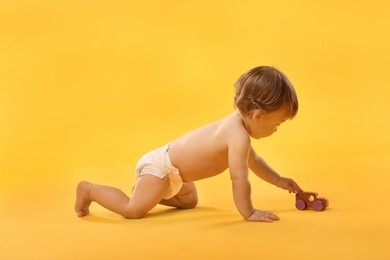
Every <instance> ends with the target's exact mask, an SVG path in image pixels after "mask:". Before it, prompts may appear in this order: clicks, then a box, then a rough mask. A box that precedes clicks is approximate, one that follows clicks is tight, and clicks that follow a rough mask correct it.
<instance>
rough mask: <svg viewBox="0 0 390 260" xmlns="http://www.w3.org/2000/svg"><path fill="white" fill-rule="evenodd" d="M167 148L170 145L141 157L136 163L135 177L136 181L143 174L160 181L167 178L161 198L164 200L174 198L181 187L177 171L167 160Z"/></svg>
mask: <svg viewBox="0 0 390 260" xmlns="http://www.w3.org/2000/svg"><path fill="white" fill-rule="evenodd" d="M169 146H170V144H167V145H165V146H163V147H161V148H158V149H156V150H153V151H151V152H149V153H147V154H145V155H144V156H142V157H141V159H140V160H139V161H138V163H137V166H136V175H135V176H136V178H137V179H138V178H139V177H140V176H142V175H144V174H150V175H153V176H156V177H159V178H161V179H163V178H165V177H166V176H168V179H169V186H168V190H167V192H166V193H165V195H164V196H163V199H165V200H166V199H170V198H172V197H174V196H175V195H176V194H177V193H178V192H179V191H180V189H181V187H182V186H183V180H182V179H181V176H180V174H179V170H178V169H177V168H176V167H175V166H173V165H172V162H171V159H170V158H169V155H168V150H169Z"/></svg>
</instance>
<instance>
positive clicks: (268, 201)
mask: <svg viewBox="0 0 390 260" xmlns="http://www.w3.org/2000/svg"><path fill="white" fill-rule="evenodd" d="M389 11H390V4H389V3H388V2H387V1H375V0H374V1H366V0H364V1H341V2H340V1H333V0H332V1H286V0H284V1H283V0H280V1H247V0H244V1H203V0H201V1H177V0H172V1H150V0H147V1H119V0H117V1H116V0H114V1H89V0H84V1H60V0H57V1H56V0H35V1H29V0H21V1H11V0H0V57H1V58H0V124H1V128H0V206H1V213H0V230H1V234H2V235H1V240H0V242H1V243H0V259H7V260H8V259H83V258H86V257H88V258H89V259H108V258H110V259H111V258H112V259H133V258H134V259H136V258H137V259H138V258H139V259H155V258H157V257H159V258H161V259H167V258H170V259H182V258H183V257H185V258H188V259H192V258H193V259H199V258H203V259H211V258H216V259H237V258H249V257H256V258H265V257H268V258H270V259H282V258H283V259H285V258H289V259H298V258H300V259H313V258H316V259H330V258H333V259H389V258H390V253H389V251H388V248H386V247H388V246H387V245H388V241H389V238H390V237H389V232H390V224H389V217H390V209H389V202H388V201H387V198H388V197H389V195H390V192H389V189H388V183H389V181H390V177H389V175H388V172H389V168H390V167H389V164H388V160H389V147H390V141H389V138H388V133H389V131H390V124H389V116H388V111H389V108H390V105H389V103H388V100H389V96H390V90H389V88H388V86H389V84H390V80H389V77H388V69H389V61H390V50H389V46H390V29H389V28H390V27H389V25H390V16H389ZM258 65H274V66H276V67H278V68H279V69H281V70H282V71H284V72H285V73H286V74H287V75H288V76H289V78H290V79H291V81H292V82H293V84H294V85H295V87H296V89H297V93H298V96H299V100H300V111H299V114H298V116H297V117H296V118H295V119H294V120H293V121H291V122H287V123H285V124H283V125H282V128H281V129H280V130H279V131H278V133H277V134H275V135H274V136H272V137H270V138H268V139H264V140H260V141H254V142H253V144H254V146H255V147H256V149H257V150H258V152H259V153H260V154H261V155H262V156H263V157H264V158H265V159H266V160H267V161H268V162H269V164H271V165H272V166H273V167H274V168H275V169H276V170H277V171H278V172H279V173H280V174H282V175H284V176H288V177H292V178H294V179H295V180H296V181H297V182H298V183H299V184H300V186H301V187H302V188H304V189H305V190H308V191H317V192H319V195H321V196H326V197H328V198H329V200H330V208H329V209H328V210H326V211H325V212H320V213H318V212H314V211H305V212H302V211H298V210H296V209H295V208H294V196H293V195H289V194H288V193H286V192H284V191H282V190H279V189H277V188H275V187H272V186H270V185H268V184H266V183H264V182H262V181H261V180H259V179H257V178H256V177H253V176H251V183H252V190H253V191H252V197H253V202H254V204H255V206H256V207H257V208H260V209H267V210H271V211H273V212H275V213H276V214H278V215H279V216H280V217H281V219H282V220H281V221H280V222H278V223H273V224H265V223H248V222H245V221H243V220H242V219H241V217H240V216H239V214H238V212H237V210H236V209H235V207H234V203H233V199H232V194H231V184H230V180H229V175H228V174H227V173H224V174H222V175H220V176H217V177H215V178H211V179H207V180H202V181H199V182H198V183H197V186H198V192H199V197H200V203H199V207H198V208H196V209H194V210H187V211H179V210H174V209H169V208H166V207H163V206H158V207H156V209H154V210H153V211H152V212H151V213H150V214H149V215H148V216H147V218H145V219H142V220H124V219H122V218H121V217H119V216H117V215H115V214H113V213H110V212H108V211H107V210H105V209H103V208H101V207H100V206H98V205H95V204H93V205H92V207H91V211H92V215H90V216H88V217H86V218H83V219H79V218H77V217H76V215H75V213H74V212H73V203H74V199H75V197H74V193H75V186H76V184H77V182H78V181H80V180H83V179H86V180H90V181H93V182H98V183H103V184H108V185H113V186H116V187H119V188H121V189H123V190H125V191H128V192H129V191H130V190H131V187H132V185H133V184H134V181H135V178H134V167H135V164H136V162H137V161H138V159H139V158H140V156H142V155H143V154H144V153H145V152H147V151H149V150H151V149H153V148H156V147H159V146H161V145H164V144H165V143H167V142H168V141H170V140H172V139H174V138H176V137H177V136H179V135H181V134H183V133H185V132H186V131H188V130H191V129H193V128H196V127H199V126H201V125H203V124H205V123H208V122H210V121H213V120H216V119H219V118H220V117H222V116H225V115H226V114H228V113H231V112H232V111H233V105H232V100H233V84H234V82H235V80H236V79H237V78H238V77H239V76H240V75H241V74H242V73H244V72H245V71H246V70H248V69H250V68H252V67H254V66H258Z"/></svg>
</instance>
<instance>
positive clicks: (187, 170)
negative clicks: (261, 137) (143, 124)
mask: <svg viewBox="0 0 390 260" xmlns="http://www.w3.org/2000/svg"><path fill="white" fill-rule="evenodd" d="M236 128H243V123H242V120H241V117H240V116H239V115H238V114H237V113H233V114H230V115H228V116H227V117H225V118H222V119H221V120H218V121H215V122H213V123H210V124H207V125H205V126H202V127H200V128H198V129H195V130H193V131H191V132H189V133H187V134H184V135H183V136H181V137H179V138H177V139H176V140H174V141H173V142H172V143H171V146H170V148H169V151H168V154H169V156H170V158H171V161H172V164H173V165H174V166H175V167H177V168H178V169H179V171H180V175H181V177H182V179H183V181H184V182H191V181H196V180H200V179H204V178H208V177H212V176H215V175H217V174H220V173H222V172H223V171H225V170H226V169H227V168H228V147H227V139H228V138H229V137H230V138H231V136H229V135H231V134H232V133H233V132H234V129H236Z"/></svg>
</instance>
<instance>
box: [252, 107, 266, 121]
mask: <svg viewBox="0 0 390 260" xmlns="http://www.w3.org/2000/svg"><path fill="white" fill-rule="evenodd" d="M264 114H265V110H264V109H261V108H260V109H257V110H256V111H255V113H253V119H257V120H259V119H260V118H262V117H263V116H264Z"/></svg>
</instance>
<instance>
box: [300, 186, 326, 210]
mask: <svg viewBox="0 0 390 260" xmlns="http://www.w3.org/2000/svg"><path fill="white" fill-rule="evenodd" d="M328 206H329V201H328V199H326V198H321V197H318V194H317V193H316V192H305V191H302V192H298V193H297V194H296V195H295V207H296V208H297V209H299V210H305V209H314V210H316V211H323V210H324V209H326V208H327V207H328Z"/></svg>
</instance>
